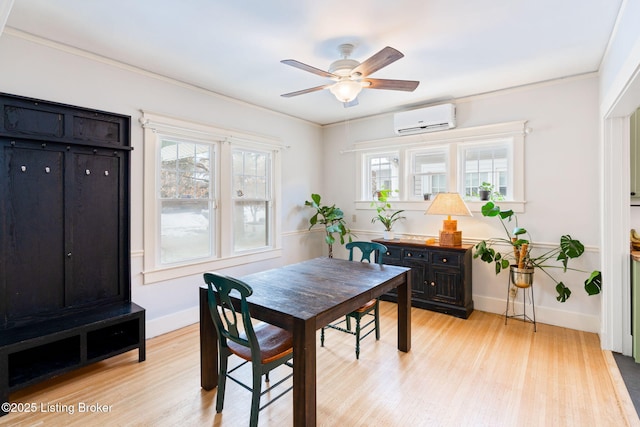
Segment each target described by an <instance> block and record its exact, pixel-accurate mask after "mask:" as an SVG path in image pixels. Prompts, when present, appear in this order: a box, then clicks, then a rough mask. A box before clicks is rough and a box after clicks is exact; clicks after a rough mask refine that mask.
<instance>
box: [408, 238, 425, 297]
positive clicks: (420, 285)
mask: <svg viewBox="0 0 640 427" xmlns="http://www.w3.org/2000/svg"><path fill="white" fill-rule="evenodd" d="M427 259H428V254H427V252H426V251H422V250H415V249H403V250H402V264H403V265H404V266H405V267H410V268H411V298H412V299H420V300H424V299H427V292H428V290H427V287H426V284H427V282H426V281H425V279H426V277H427V266H428V264H427Z"/></svg>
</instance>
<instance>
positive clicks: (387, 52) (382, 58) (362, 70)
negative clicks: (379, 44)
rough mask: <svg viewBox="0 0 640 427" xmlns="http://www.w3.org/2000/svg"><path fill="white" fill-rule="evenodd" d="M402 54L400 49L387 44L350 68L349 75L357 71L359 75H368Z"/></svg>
mask: <svg viewBox="0 0 640 427" xmlns="http://www.w3.org/2000/svg"><path fill="white" fill-rule="evenodd" d="M403 56H404V55H403V54H402V53H401V52H400V51H398V50H396V49H394V48H392V47H389V46H387V47H385V48H384V49H382V50H381V51H380V52H378V53H376V54H375V55H373V56H372V57H371V58H369V59H367V60H366V61H364V62H363V63H362V64H360V65H358V66H357V67H356V68H354V69H353V70H351V75H352V76H353V75H354V74H356V73H359V74H360V75H361V76H368V75H370V74H373V73H375V72H376V71H378V70H379V69H380V68H382V67H386V66H387V65H389V64H391V63H392V62H395V61H397V60H398V59H400V58H402V57H403Z"/></svg>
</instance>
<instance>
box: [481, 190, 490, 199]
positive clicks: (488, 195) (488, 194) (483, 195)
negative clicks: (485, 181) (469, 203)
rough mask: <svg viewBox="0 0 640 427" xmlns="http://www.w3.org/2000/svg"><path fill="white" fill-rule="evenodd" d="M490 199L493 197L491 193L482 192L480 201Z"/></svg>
mask: <svg viewBox="0 0 640 427" xmlns="http://www.w3.org/2000/svg"><path fill="white" fill-rule="evenodd" d="M489 197H491V191H488V190H480V200H489Z"/></svg>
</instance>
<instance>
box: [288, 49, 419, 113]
mask: <svg viewBox="0 0 640 427" xmlns="http://www.w3.org/2000/svg"><path fill="white" fill-rule="evenodd" d="M353 48H354V46H353V45H352V44H349V43H346V44H341V45H340V46H339V47H338V50H339V51H340V55H341V56H342V59H338V60H337V61H334V62H333V63H331V65H330V66H329V71H324V70H321V69H319V68H315V67H312V66H310V65H307V64H303V63H302V62H300V61H296V60H295V59H283V60H282V61H280V62H282V63H283V64H287V65H291V66H292V67H295V68H299V69H301V70H304V71H308V72H310V73H313V74H317V75H319V76H322V77H328V78H330V79H331V80H333V81H334V83H329V84H325V85H322V86H316V87H312V88H309V89H303V90H298V91H296V92H290V93H285V94H283V95H281V96H284V97H285V98H291V97H292V96H298V95H303V94H305V93H310V92H316V91H318V90H322V89H329V91H331V93H332V94H333V95H335V97H336V98H337V99H338V101H340V102H342V103H343V105H344V106H345V108H346V107H353V106H354V105H358V98H357V96H358V94H359V93H360V91H361V90H362V89H387V90H403V91H407V92H412V91H414V90H415V88H417V87H418V85H419V84H420V82H418V81H415V80H389V79H372V78H370V77H369V75H371V74H373V73H375V72H376V71H378V70H379V69H381V68H383V67H386V66H387V65H389V64H391V63H392V62H395V61H397V60H398V59H400V58H402V57H403V56H404V55H403V54H402V53H401V52H399V51H398V50H396V49H394V48H392V47H389V46H387V47H385V48H384V49H382V50H381V51H380V52H378V53H376V54H375V55H373V56H372V57H370V58H369V59H367V60H366V61H364V62H362V63H360V62H358V61H356V60H355V59H350V58H349V56H350V55H351V53H352V52H353Z"/></svg>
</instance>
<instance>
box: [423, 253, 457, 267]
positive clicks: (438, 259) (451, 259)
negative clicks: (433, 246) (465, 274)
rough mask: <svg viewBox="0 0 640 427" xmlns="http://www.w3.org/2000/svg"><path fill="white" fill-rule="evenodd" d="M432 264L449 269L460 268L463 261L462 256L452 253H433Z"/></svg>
mask: <svg viewBox="0 0 640 427" xmlns="http://www.w3.org/2000/svg"><path fill="white" fill-rule="evenodd" d="M430 255H431V260H430V261H431V264H432V265H441V266H449V267H458V266H459V265H460V261H461V259H462V257H461V255H460V254H457V253H452V252H437V251H433V252H431V254H430Z"/></svg>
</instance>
